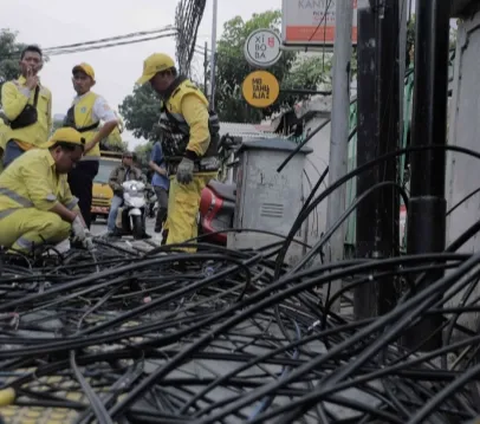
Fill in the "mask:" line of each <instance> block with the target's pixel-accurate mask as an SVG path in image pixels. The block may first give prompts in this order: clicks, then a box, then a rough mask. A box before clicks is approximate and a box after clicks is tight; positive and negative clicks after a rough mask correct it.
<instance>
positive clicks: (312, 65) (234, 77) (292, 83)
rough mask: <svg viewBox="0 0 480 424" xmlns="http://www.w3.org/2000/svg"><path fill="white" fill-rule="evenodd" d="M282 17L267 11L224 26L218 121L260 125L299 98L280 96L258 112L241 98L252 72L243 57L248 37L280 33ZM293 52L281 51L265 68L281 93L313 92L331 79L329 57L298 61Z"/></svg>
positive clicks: (217, 88) (277, 13)
mask: <svg viewBox="0 0 480 424" xmlns="http://www.w3.org/2000/svg"><path fill="white" fill-rule="evenodd" d="M281 18H282V14H281V12H280V11H268V12H264V13H260V14H254V15H253V16H252V18H251V19H250V20H248V21H246V22H245V21H244V20H243V19H242V18H241V17H236V18H233V19H232V20H230V21H228V22H226V23H225V26H224V30H223V35H222V38H221V39H220V41H219V43H218V47H217V54H218V59H217V72H216V75H215V76H216V93H215V95H216V108H217V111H218V113H219V116H220V119H221V120H225V121H235V122H259V121H260V120H261V119H262V118H263V117H265V116H270V115H271V114H272V113H275V112H278V111H279V110H281V109H282V108H285V107H287V108H288V107H291V106H293V104H294V103H295V102H297V101H298V100H300V99H301V97H302V96H299V95H298V94H295V93H285V94H281V95H280V97H279V99H278V101H277V102H276V103H275V104H274V105H272V106H271V107H269V108H266V109H263V110H260V109H255V108H253V107H251V106H249V105H248V104H247V103H246V101H245V100H244V98H243V96H242V83H243V81H244V79H245V77H246V76H247V75H248V74H249V73H250V72H252V71H254V70H255V68H254V67H252V66H251V65H250V64H249V63H248V62H247V61H246V60H245V58H244V46H245V42H246V40H247V37H248V36H249V35H250V34H251V33H252V32H253V31H255V30H256V29H260V28H270V29H272V30H274V31H276V32H278V33H280V27H281ZM297 57H298V54H297V53H296V52H291V51H284V52H283V54H282V57H281V58H280V60H279V61H278V62H277V63H276V64H275V65H274V66H272V67H270V68H269V69H268V71H269V72H271V73H272V74H273V75H275V77H276V78H277V79H278V81H279V83H280V87H281V89H282V90H292V89H306V90H314V89H316V88H317V87H318V85H319V84H320V83H322V82H327V80H328V79H329V77H330V69H331V55H328V54H326V55H319V56H312V57H307V58H304V59H297Z"/></svg>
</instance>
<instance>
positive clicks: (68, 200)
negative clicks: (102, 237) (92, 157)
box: [0, 128, 90, 254]
mask: <svg viewBox="0 0 480 424" xmlns="http://www.w3.org/2000/svg"><path fill="white" fill-rule="evenodd" d="M84 144H85V140H84V139H83V138H82V136H81V134H80V133H79V132H77V131H75V130H74V129H72V128H61V129H59V130H57V131H56V132H55V133H54V134H53V136H52V138H51V139H50V141H49V142H48V143H46V144H45V145H44V147H45V148H43V149H32V150H29V151H28V152H26V153H25V154H23V155H22V156H21V157H19V158H17V159H16V160H15V161H14V162H12V164H11V165H10V166H9V167H8V168H7V169H6V170H5V171H3V173H2V174H1V175H0V246H2V247H6V248H11V250H12V251H14V252H20V253H23V254H31V253H35V251H36V250H37V248H40V247H41V246H42V245H44V244H46V243H49V244H50V243H54V244H56V243H60V242H62V241H63V240H65V239H67V238H68V237H69V235H70V233H71V232H73V234H74V240H75V241H77V242H80V243H82V244H83V245H84V246H85V247H87V246H89V243H90V239H89V233H88V230H87V229H86V228H85V223H84V221H83V218H82V216H81V213H80V210H79V208H78V206H77V199H76V198H75V197H74V196H73V195H72V193H71V191H70V187H69V185H68V181H67V173H68V172H70V171H71V170H72V168H73V167H74V166H75V165H76V164H77V163H78V162H79V160H80V158H81V157H82V154H83V150H84Z"/></svg>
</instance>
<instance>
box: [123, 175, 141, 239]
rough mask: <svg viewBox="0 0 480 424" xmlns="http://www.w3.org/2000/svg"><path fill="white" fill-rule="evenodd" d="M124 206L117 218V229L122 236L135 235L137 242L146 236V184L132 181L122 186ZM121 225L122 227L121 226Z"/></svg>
mask: <svg viewBox="0 0 480 424" xmlns="http://www.w3.org/2000/svg"><path fill="white" fill-rule="evenodd" d="M122 187H123V206H122V207H121V208H120V210H119V213H118V217H117V227H120V228H119V231H120V233H121V235H133V238H134V239H135V240H140V239H143V238H144V236H145V228H144V221H145V209H146V208H145V206H146V196H145V190H146V187H145V184H144V183H143V182H142V181H137V180H130V181H125V182H124V183H123V184H122ZM119 223H120V225H119Z"/></svg>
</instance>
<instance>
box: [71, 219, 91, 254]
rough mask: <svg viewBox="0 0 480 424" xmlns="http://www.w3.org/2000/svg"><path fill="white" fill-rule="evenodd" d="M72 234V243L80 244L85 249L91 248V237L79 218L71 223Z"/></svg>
mask: <svg viewBox="0 0 480 424" xmlns="http://www.w3.org/2000/svg"><path fill="white" fill-rule="evenodd" d="M72 232H73V239H72V242H73V243H81V244H82V246H83V247H84V248H86V249H92V248H93V242H92V235H91V234H90V231H89V230H88V228H86V227H85V226H84V224H83V222H82V220H81V219H80V217H79V216H77V217H76V218H75V219H74V220H73V222H72Z"/></svg>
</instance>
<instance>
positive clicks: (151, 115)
mask: <svg viewBox="0 0 480 424" xmlns="http://www.w3.org/2000/svg"><path fill="white" fill-rule="evenodd" d="M280 27H281V12H280V11H267V12H264V13H260V14H254V15H253V16H252V18H251V19H249V20H247V21H244V20H243V19H242V18H241V17H235V18H233V19H231V20H230V21H228V22H226V23H225V25H224V30H223V34H222V37H221V38H220V40H219V42H218V45H217V68H216V74H215V80H216V86H215V99H216V101H215V109H216V111H217V113H218V115H219V117H220V120H222V121H232V122H251V123H255V122H259V121H261V119H262V118H263V117H266V116H270V115H271V114H272V113H275V112H278V111H279V110H281V109H282V108H289V107H291V106H293V104H294V103H295V102H297V101H298V100H301V99H302V98H304V97H305V96H302V95H299V94H295V93H293V94H292V93H290V94H281V95H280V97H279V99H278V100H277V102H276V103H275V104H274V105H272V106H271V107H269V108H266V109H256V108H253V107H251V106H249V105H248V104H247V102H246V101H245V99H244V98H243V95H242V83H243V81H244V79H245V77H246V76H247V75H248V74H249V73H250V72H252V71H254V70H255V68H254V67H252V66H251V65H249V64H248V62H247V61H246V60H245V57H244V45H245V41H246V39H247V37H248V35H249V34H251V33H252V32H253V31H255V30H256V29H260V28H270V29H273V30H275V31H277V32H279V31H280ZM298 56H299V55H298V54H297V53H296V52H289V51H284V52H283V54H282V57H281V58H280V60H279V61H278V63H276V64H275V65H274V66H272V67H271V68H269V69H268V70H269V72H271V73H272V74H274V75H275V76H276V77H277V79H278V81H279V83H280V86H281V88H282V89H290V90H291V89H309V90H312V89H316V88H317V87H318V85H319V84H320V83H328V82H329V80H330V71H331V54H325V55H318V56H313V57H307V58H305V59H300V58H297V57H298ZM160 107H161V103H160V101H159V99H158V97H157V96H156V94H155V93H154V91H153V90H152V88H151V87H149V85H148V84H147V85H145V86H142V87H135V89H134V91H133V94H131V95H129V96H127V97H126V98H125V99H124V101H123V103H122V104H121V105H120V107H119V108H120V112H121V113H122V115H123V117H124V118H125V123H126V127H127V129H129V130H131V131H133V134H134V135H135V137H138V138H140V137H143V138H146V139H147V140H149V141H156V140H158V139H159V135H160V131H159V128H158V125H157V123H158V117H159V114H160Z"/></svg>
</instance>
